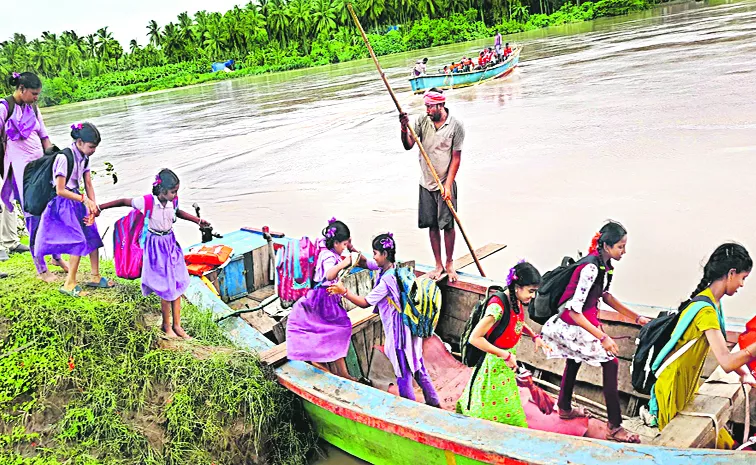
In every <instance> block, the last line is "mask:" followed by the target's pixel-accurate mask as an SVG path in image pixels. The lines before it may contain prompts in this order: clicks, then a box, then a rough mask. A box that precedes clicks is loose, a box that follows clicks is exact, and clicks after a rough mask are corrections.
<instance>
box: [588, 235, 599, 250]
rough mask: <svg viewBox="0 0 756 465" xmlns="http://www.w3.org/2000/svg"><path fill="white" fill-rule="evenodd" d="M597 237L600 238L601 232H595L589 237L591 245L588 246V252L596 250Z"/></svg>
mask: <svg viewBox="0 0 756 465" xmlns="http://www.w3.org/2000/svg"><path fill="white" fill-rule="evenodd" d="M599 239H601V233H600V232H597V233H596V235H594V236H593V239H591V246H590V247H588V253H593V252H595V251H597V250H598V243H599Z"/></svg>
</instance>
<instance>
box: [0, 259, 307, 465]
mask: <svg viewBox="0 0 756 465" xmlns="http://www.w3.org/2000/svg"><path fill="white" fill-rule="evenodd" d="M0 271H4V272H6V273H9V274H10V276H9V277H8V278H6V279H0V463H2V464H14V465H20V464H29V465H48V464H50V465H51V464H64V463H66V464H87V465H90V464H116V463H117V464H124V463H128V464H171V465H173V464H192V465H205V464H206V465H210V464H215V465H220V464H250V463H252V464H263V463H264V464H301V463H305V455H306V454H307V453H308V452H309V451H310V450H311V449H312V447H313V443H314V438H313V436H312V434H311V433H310V430H309V428H308V425H307V424H306V421H305V420H304V419H303V417H302V414H301V410H300V408H299V404H298V402H297V400H296V399H295V398H294V397H293V396H292V395H290V394H289V393H288V391H286V390H284V389H283V388H282V387H280V386H279V385H278V384H277V383H276V382H275V381H274V378H273V375H272V372H270V371H269V370H267V369H263V368H261V366H260V365H259V363H258V360H257V358H256V357H255V356H254V355H252V354H250V353H248V352H243V351H239V350H236V349H235V348H234V347H233V346H232V344H231V343H230V342H229V341H228V340H227V339H226V337H225V336H224V335H223V333H222V332H221V331H220V329H219V328H218V327H217V326H216V325H215V324H214V323H213V321H212V319H211V317H210V315H209V314H208V313H205V312H202V311H200V310H198V309H196V308H194V307H192V306H190V305H186V306H184V311H183V315H184V325H185V328H186V329H187V331H188V332H189V333H190V334H192V335H194V336H195V339H194V340H193V341H188V342H184V341H176V340H166V339H164V338H161V336H160V332H159V330H158V329H157V326H158V325H159V321H160V316H159V314H158V309H159V301H158V299H156V298H154V296H153V297H151V298H146V299H145V298H143V297H142V296H141V293H140V291H139V287H138V282H125V281H119V283H118V286H117V287H116V288H115V289H110V290H99V289H98V290H95V291H93V292H91V293H90V295H88V296H86V297H84V298H79V299H74V298H71V297H68V296H64V295H62V294H60V293H59V292H58V291H57V288H58V286H59V285H60V283H58V284H46V283H43V282H41V281H39V280H37V279H35V278H34V272H33V265H32V261H31V258H30V257H29V256H28V254H27V255H25V256H19V255H13V256H12V258H11V260H10V261H8V262H4V263H0ZM105 273H106V275H109V276H113V275H114V273H113V270H112V265H110V264H106V265H105ZM80 275H81V279H82V280H83V279H85V278H86V277H88V270H87V269H83V270H82V273H80Z"/></svg>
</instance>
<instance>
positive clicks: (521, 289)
mask: <svg viewBox="0 0 756 465" xmlns="http://www.w3.org/2000/svg"><path fill="white" fill-rule="evenodd" d="M540 284H541V274H540V273H539V272H538V270H537V269H536V268H535V267H534V266H533V265H531V264H530V263H518V264H517V265H515V266H514V267H512V268H511V269H510V270H509V275H508V276H507V291H506V295H507V297H508V300H505V301H502V300H501V299H500V298H499V297H497V296H494V297H492V298H491V300H490V302H489V304H488V306H487V307H486V310H485V312H486V313H485V315H484V316H483V318H481V319H480V321H479V322H478V325H477V326H476V327H475V329H473V332H472V334H471V335H470V341H469V342H470V344H472V345H474V346H475V347H477V348H478V349H480V350H482V351H483V352H485V355H484V357H485V358H484V359H483V363H482V364H481V365H480V366H479V367H475V369H474V370H473V375H472V377H471V378H470V381H469V382H468V383H467V387H466V388H465V390H464V391H463V393H462V397H460V398H459V400H458V401H457V413H462V414H464V415H468V416H471V417H476V418H482V419H484V420H491V421H497V422H499V423H505V424H507V425H512V426H521V427H523V428H527V427H528V422H527V419H526V418H525V410H523V408H522V402H521V401H520V391H519V389H518V387H517V358H516V355H517V344H518V343H519V342H520V338H521V337H522V333H523V331H524V332H525V333H526V334H527V335H528V336H530V337H532V338H533V339H534V340H535V343H536V349H544V350H548V346H547V345H546V344H544V342H543V340H542V339H541V336H540V335H538V334H536V332H535V331H533V330H532V329H530V327H529V326H528V325H527V324H525V310H524V309H523V308H522V306H523V305H527V304H528V303H529V302H530V301H531V300H532V299H533V296H535V293H536V290H537V289H538V286H539V285H540ZM505 312H506V314H505ZM505 315H506V316H507V318H504V320H502V318H503V317H504V316H505ZM504 321H506V322H507V326H506V329H504V332H503V333H501V336H498V337H497V338H496V340H491V339H490V338H491V337H492V332H493V331H494V329H495V328H496V327H497V326H498V325H499V324H500V323H503V322H504Z"/></svg>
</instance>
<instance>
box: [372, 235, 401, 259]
mask: <svg viewBox="0 0 756 465" xmlns="http://www.w3.org/2000/svg"><path fill="white" fill-rule="evenodd" d="M373 250H377V251H378V252H385V253H386V260H388V261H389V262H391V263H396V239H394V236H393V234H391V233H386V234H379V235H378V236H376V237H375V239H373Z"/></svg>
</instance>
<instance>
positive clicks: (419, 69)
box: [412, 58, 428, 77]
mask: <svg viewBox="0 0 756 465" xmlns="http://www.w3.org/2000/svg"><path fill="white" fill-rule="evenodd" d="M427 63H428V59H427V58H423V59H422V60H417V62H415V67H414V68H412V77H418V76H422V75H424V74H425V70H426V65H427Z"/></svg>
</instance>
